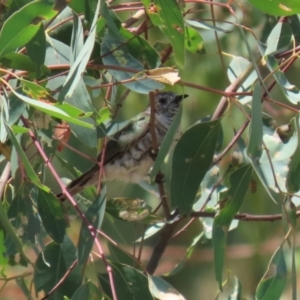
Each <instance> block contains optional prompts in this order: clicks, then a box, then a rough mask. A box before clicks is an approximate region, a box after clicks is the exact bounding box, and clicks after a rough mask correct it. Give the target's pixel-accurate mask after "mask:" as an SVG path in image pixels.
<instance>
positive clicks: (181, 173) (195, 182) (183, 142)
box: [170, 120, 220, 215]
mask: <svg viewBox="0 0 300 300" xmlns="http://www.w3.org/2000/svg"><path fill="white" fill-rule="evenodd" d="M219 130H220V122H219V120H217V121H213V122H207V123H200V124H196V125H194V126H192V127H191V128H190V129H188V130H187V131H186V132H185V133H184V134H183V135H182V137H181V138H180V140H179V141H178V143H177V145H176V147H175V150H174V156H173V162H172V176H171V183H170V187H171V203H172V207H178V209H179V212H180V214H182V215H184V214H190V212H191V210H192V206H193V202H194V200H195V197H196V193H197V191H198V189H199V186H200V183H201V181H202V179H203V178H204V176H205V174H206V172H207V170H208V169H209V167H210V164H211V162H212V159H213V155H214V149H215V147H216V144H217V138H218V134H219Z"/></svg>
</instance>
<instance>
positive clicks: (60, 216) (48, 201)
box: [37, 189, 69, 243]
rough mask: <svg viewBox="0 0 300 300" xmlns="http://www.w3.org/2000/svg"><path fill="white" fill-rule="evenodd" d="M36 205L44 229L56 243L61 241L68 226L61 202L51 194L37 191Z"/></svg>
mask: <svg viewBox="0 0 300 300" xmlns="http://www.w3.org/2000/svg"><path fill="white" fill-rule="evenodd" d="M37 207H38V212H39V215H40V217H41V219H42V221H43V224H44V226H45V229H46V231H47V233H48V234H49V235H50V237H52V238H53V240H54V241H55V242H57V243H62V242H63V240H64V236H65V234H66V228H67V227H68V226H69V224H68V219H67V216H66V213H65V211H64V207H63V205H62V203H61V202H60V201H59V200H58V199H57V198H56V197H55V196H54V195H53V194H52V193H46V192H44V191H43V190H41V189H40V190H39V191H38V195H37Z"/></svg>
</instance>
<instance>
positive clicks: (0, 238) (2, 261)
mask: <svg viewBox="0 0 300 300" xmlns="http://www.w3.org/2000/svg"><path fill="white" fill-rule="evenodd" d="M4 240H5V238H4V232H3V230H2V229H1V230H0V266H1V268H0V274H1V276H2V277H3V274H4V270H5V267H6V265H7V263H8V258H7V257H6V256H5V255H4V253H6V247H5V244H4Z"/></svg>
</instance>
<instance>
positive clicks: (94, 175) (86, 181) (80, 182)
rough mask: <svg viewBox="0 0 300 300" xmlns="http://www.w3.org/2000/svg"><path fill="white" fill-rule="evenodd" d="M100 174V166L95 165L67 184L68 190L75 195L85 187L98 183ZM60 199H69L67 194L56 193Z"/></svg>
mask: <svg viewBox="0 0 300 300" xmlns="http://www.w3.org/2000/svg"><path fill="white" fill-rule="evenodd" d="M98 176H99V166H98V165H94V166H93V167H92V168H91V169H89V170H88V171H87V172H85V173H83V174H81V175H80V176H79V177H78V178H76V179H74V180H73V181H72V182H70V183H69V184H68V185H67V187H66V188H67V190H68V192H69V193H70V194H71V195H72V196H74V195H76V194H78V193H80V192H81V191H82V190H83V189H84V188H86V187H88V186H90V185H93V184H96V183H97V181H98ZM56 196H57V198H58V199H59V200H60V201H65V200H66V199H67V197H66V195H65V194H63V193H59V194H57V195H56Z"/></svg>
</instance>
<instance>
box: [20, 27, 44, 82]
mask: <svg viewBox="0 0 300 300" xmlns="http://www.w3.org/2000/svg"><path fill="white" fill-rule="evenodd" d="M26 49H27V55H28V56H29V57H30V59H31V60H32V61H33V62H34V63H35V64H36V66H35V73H36V78H40V76H41V75H43V73H44V72H45V71H44V69H45V67H44V62H45V57H46V35H45V30H44V26H43V24H41V25H40V28H39V30H38V31H37V33H36V34H35V36H34V37H33V38H32V39H31V40H30V41H29V43H28V44H27V45H26ZM17 69H18V68H17Z"/></svg>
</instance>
